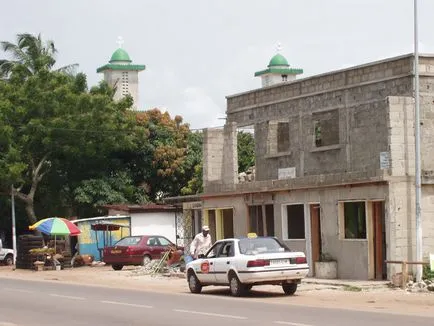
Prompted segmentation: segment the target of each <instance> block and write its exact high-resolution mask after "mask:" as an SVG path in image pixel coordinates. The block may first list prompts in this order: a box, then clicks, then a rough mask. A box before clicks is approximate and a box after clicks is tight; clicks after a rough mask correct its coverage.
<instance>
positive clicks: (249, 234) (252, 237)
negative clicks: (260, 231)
mask: <svg viewBox="0 0 434 326" xmlns="http://www.w3.org/2000/svg"><path fill="white" fill-rule="evenodd" d="M257 237H258V235H257V234H256V233H254V232H251V233H247V238H250V239H254V238H257Z"/></svg>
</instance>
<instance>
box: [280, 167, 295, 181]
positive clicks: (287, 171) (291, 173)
mask: <svg viewBox="0 0 434 326" xmlns="http://www.w3.org/2000/svg"><path fill="white" fill-rule="evenodd" d="M277 178H278V179H279V180H284V179H293V178H295V167H290V168H281V169H278V170H277Z"/></svg>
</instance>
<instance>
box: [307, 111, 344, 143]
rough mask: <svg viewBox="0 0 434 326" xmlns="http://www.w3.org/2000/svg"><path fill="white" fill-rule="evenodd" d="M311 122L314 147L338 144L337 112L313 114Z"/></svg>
mask: <svg viewBox="0 0 434 326" xmlns="http://www.w3.org/2000/svg"><path fill="white" fill-rule="evenodd" d="M312 120H313V139H314V144H315V146H316V147H321V146H330V145H338V144H339V110H331V111H326V112H316V113H313V114H312Z"/></svg>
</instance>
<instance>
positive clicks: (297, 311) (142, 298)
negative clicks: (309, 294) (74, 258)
mask: <svg viewBox="0 0 434 326" xmlns="http://www.w3.org/2000/svg"><path fill="white" fill-rule="evenodd" d="M0 293H1V296H0V326H6V325H7V326H14V325H35V326H37V325H56V326H58V325H62V326H69V325H150V326H151V325H152V326H159V325H206V326H217V325H244V326H256V325H257V326H259V325H275V326H278V325H289V326H336V325H352V326H366V325H369V326H380V325H381V326H389V325H390V326H392V325H393V326H407V325H412V326H419V325H420V326H426V325H432V324H433V322H434V319H433V318H428V317H416V316H405V315H397V314H386V313H376V312H365V311H351V310H346V309H327V308H315V307H303V306H296V305H291V304H290V301H291V300H297V297H296V296H294V297H291V298H288V304H269V303H264V302H258V301H254V300H249V298H232V297H230V296H229V294H227V292H224V293H223V294H221V293H220V294H219V295H209V294H199V295H198V294H167V293H152V292H145V291H135V290H123V289H114V288H105V287H93V286H84V285H82V286H80V285H72V284H64V283H56V282H35V281H23V280H13V279H6V278H0ZM265 301H266V299H265Z"/></svg>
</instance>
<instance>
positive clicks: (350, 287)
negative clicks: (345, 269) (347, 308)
mask: <svg viewBox="0 0 434 326" xmlns="http://www.w3.org/2000/svg"><path fill="white" fill-rule="evenodd" d="M344 291H350V292H362V288H360V287H358V286H353V285H344Z"/></svg>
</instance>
